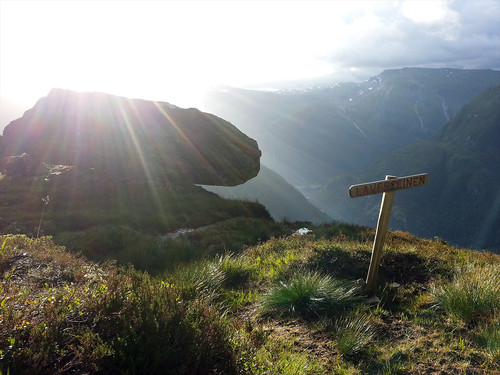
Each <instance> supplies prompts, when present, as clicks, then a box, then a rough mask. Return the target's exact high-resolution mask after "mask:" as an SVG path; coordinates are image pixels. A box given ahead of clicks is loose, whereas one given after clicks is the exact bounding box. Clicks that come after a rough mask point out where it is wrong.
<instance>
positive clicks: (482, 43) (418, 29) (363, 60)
mask: <svg viewBox="0 0 500 375" xmlns="http://www.w3.org/2000/svg"><path fill="white" fill-rule="evenodd" d="M499 19H500V3H499V2H498V1H493V0H479V1H402V2H391V3H389V2H379V3H378V6H376V7H373V8H372V9H370V11H368V12H362V13H359V14H358V15H357V16H356V17H353V18H352V19H350V20H349V22H348V23H346V24H345V25H344V28H343V35H342V38H341V40H339V41H338V43H337V45H336V46H335V48H332V49H331V50H330V53H329V55H328V57H327V59H328V61H329V62H330V63H331V64H332V65H335V66H337V70H339V71H340V70H344V71H347V70H348V69H350V68H351V67H356V68H357V72H358V73H357V74H361V73H360V72H366V73H365V74H371V73H376V72H378V71H381V70H383V69H387V68H400V67H404V66H420V67H454V68H465V69H468V68H470V69H480V68H492V69H500V26H499V24H498V20H499Z"/></svg>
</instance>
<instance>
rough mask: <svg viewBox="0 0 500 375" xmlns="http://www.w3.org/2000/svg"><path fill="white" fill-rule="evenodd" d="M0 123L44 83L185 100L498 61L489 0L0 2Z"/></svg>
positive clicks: (497, 31)
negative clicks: (218, 91)
mask: <svg viewBox="0 0 500 375" xmlns="http://www.w3.org/2000/svg"><path fill="white" fill-rule="evenodd" d="M0 17H1V19H0V129H2V128H3V126H5V125H7V124H8V123H9V122H10V121H11V120H13V119H15V118H17V117H20V116H21V115H22V113H23V112H24V111H25V110H27V109H29V108H31V107H32V106H33V105H34V104H35V102H36V101H37V100H38V99H39V98H40V97H42V96H45V95H46V94H47V93H48V92H49V90H50V89H51V88H52V87H61V88H67V89H73V90H77V91H102V92H108V93H112V94H117V95H123V96H129V97H135V98H145V99H153V100H160V101H168V102H171V103H173V104H176V105H179V106H196V104H197V99H198V98H199V95H200V93H201V91H202V90H203V89H205V88H206V87H209V86H211V85H232V86H238V87H271V86H273V83H274V82H278V81H280V82H281V84H283V83H282V82H283V81H289V82H290V83H289V84H290V85H291V86H292V85H294V83H293V82H295V81H298V80H304V79H311V78H318V77H325V80H327V81H328V82H334V81H357V82H359V81H362V80H365V79H367V78H369V77H371V76H373V75H376V74H378V73H380V72H381V71H383V70H384V69H389V68H402V67H410V66H411V67H413V66H419V67H431V68H437V67H449V68H467V69H484V68H489V69H497V70H500V0H461V1H430V0H429V1H417V0H415V1H318V2H314V1H276V2H272V1H249V2H245V1H237V0H236V1H219V2H214V1H201V2H197V1H182V2H176V1H159V0H157V1H150V2H148V1H118V0H115V1H88V0H87V1H74V0H67V1H62V0H59V1H42V0H37V1H24V0H21V1H19V0H17V1H14V0H0Z"/></svg>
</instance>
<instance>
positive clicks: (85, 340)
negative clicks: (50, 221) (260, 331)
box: [0, 236, 237, 374]
mask: <svg viewBox="0 0 500 375" xmlns="http://www.w3.org/2000/svg"><path fill="white" fill-rule="evenodd" d="M1 244H2V258H1V264H0V266H1V267H2V269H4V266H5V265H12V264H13V262H16V263H15V265H16V268H15V272H11V276H10V279H11V280H10V281H7V280H5V278H3V281H2V297H1V303H0V309H1V316H2V324H1V325H0V356H1V362H0V371H2V372H3V373H7V372H9V371H10V373H13V374H17V373H23V374H49V373H50V374H68V373H134V374H163V373H185V374H187V373H228V374H231V373H234V372H235V371H236V370H235V369H236V366H237V365H236V360H235V345H234V343H233V342H232V332H233V328H232V327H231V324H230V322H229V321H228V320H226V319H225V318H224V316H223V315H222V313H221V312H220V311H219V310H218V309H216V308H214V307H212V306H210V305H209V304H208V303H206V301H205V300H203V299H200V298H193V299H185V298H184V296H183V294H184V293H183V290H182V289H181V288H179V287H177V286H175V285H172V284H169V283H168V282H165V281H161V280H159V279H154V278H151V277H150V276H148V275H147V274H143V273H139V272H137V271H134V270H133V269H121V268H115V267H112V266H103V267H97V266H89V265H87V264H86V263H85V262H83V261H82V260H79V259H77V258H75V257H74V255H72V254H70V253H66V252H64V251H63V250H62V248H58V247H57V246H55V245H54V244H53V243H52V242H51V241H50V240H48V239H46V238H44V237H42V238H40V239H38V240H30V239H28V238H26V237H22V236H17V237H14V236H13V237H6V238H5V237H4V238H2V242H1ZM49 261H50V262H51V267H39V266H37V267H34V266H31V265H32V264H33V265H37V264H39V263H37V262H43V263H41V264H44V263H45V262H49ZM21 280H23V282H22V283H21V282H20V281H21Z"/></svg>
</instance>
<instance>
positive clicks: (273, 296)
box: [261, 272, 362, 317]
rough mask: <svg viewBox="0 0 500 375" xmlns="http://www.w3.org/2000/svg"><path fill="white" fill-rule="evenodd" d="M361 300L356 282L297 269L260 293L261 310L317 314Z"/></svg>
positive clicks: (348, 305) (280, 312)
mask: <svg viewBox="0 0 500 375" xmlns="http://www.w3.org/2000/svg"><path fill="white" fill-rule="evenodd" d="M361 300H362V296H361V289H360V288H359V286H357V285H355V284H353V283H349V282H346V281H341V280H336V279H333V278H332V277H330V276H327V275H321V274H320V273H319V272H299V273H296V274H294V275H293V276H292V277H290V278H289V279H288V280H285V281H280V282H278V283H276V284H275V285H273V286H271V287H270V288H269V289H268V290H267V291H266V292H265V293H264V294H263V296H262V299H261V309H262V310H263V311H264V312H270V313H272V312H276V313H278V314H285V313H288V314H291V315H299V316H303V317H312V316H316V317H319V316H321V315H325V314H328V313H335V312H338V311H343V310H346V309H348V308H350V307H351V306H353V305H354V304H356V303H359V302H360V301H361Z"/></svg>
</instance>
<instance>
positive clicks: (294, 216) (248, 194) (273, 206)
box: [204, 166, 332, 224]
mask: <svg viewBox="0 0 500 375" xmlns="http://www.w3.org/2000/svg"><path fill="white" fill-rule="evenodd" d="M204 188H205V189H206V190H208V191H211V192H214V193H216V194H218V195H220V196H221V197H223V198H228V199H243V200H247V201H250V202H259V203H260V204H262V205H264V206H265V207H266V208H267V209H268V211H269V213H270V214H271V216H272V217H273V219H274V220H277V221H281V220H284V219H286V220H290V221H310V222H312V223H315V224H317V223H326V222H331V221H332V218H330V217H329V216H328V215H326V214H325V213H324V212H322V211H320V210H319V209H318V208H316V207H315V206H313V205H312V204H311V203H310V202H309V201H308V200H307V199H306V197H304V196H303V195H302V194H301V193H300V192H299V191H298V190H297V189H295V188H294V187H293V186H292V185H290V184H289V183H288V182H287V181H286V180H285V179H284V178H283V177H281V176H280V175H279V174H277V173H276V172H274V171H272V170H271V169H269V168H267V167H265V166H261V169H260V172H259V174H258V175H257V176H256V177H254V178H253V179H251V180H249V181H247V182H245V183H244V184H242V185H238V186H205V187H204Z"/></svg>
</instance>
